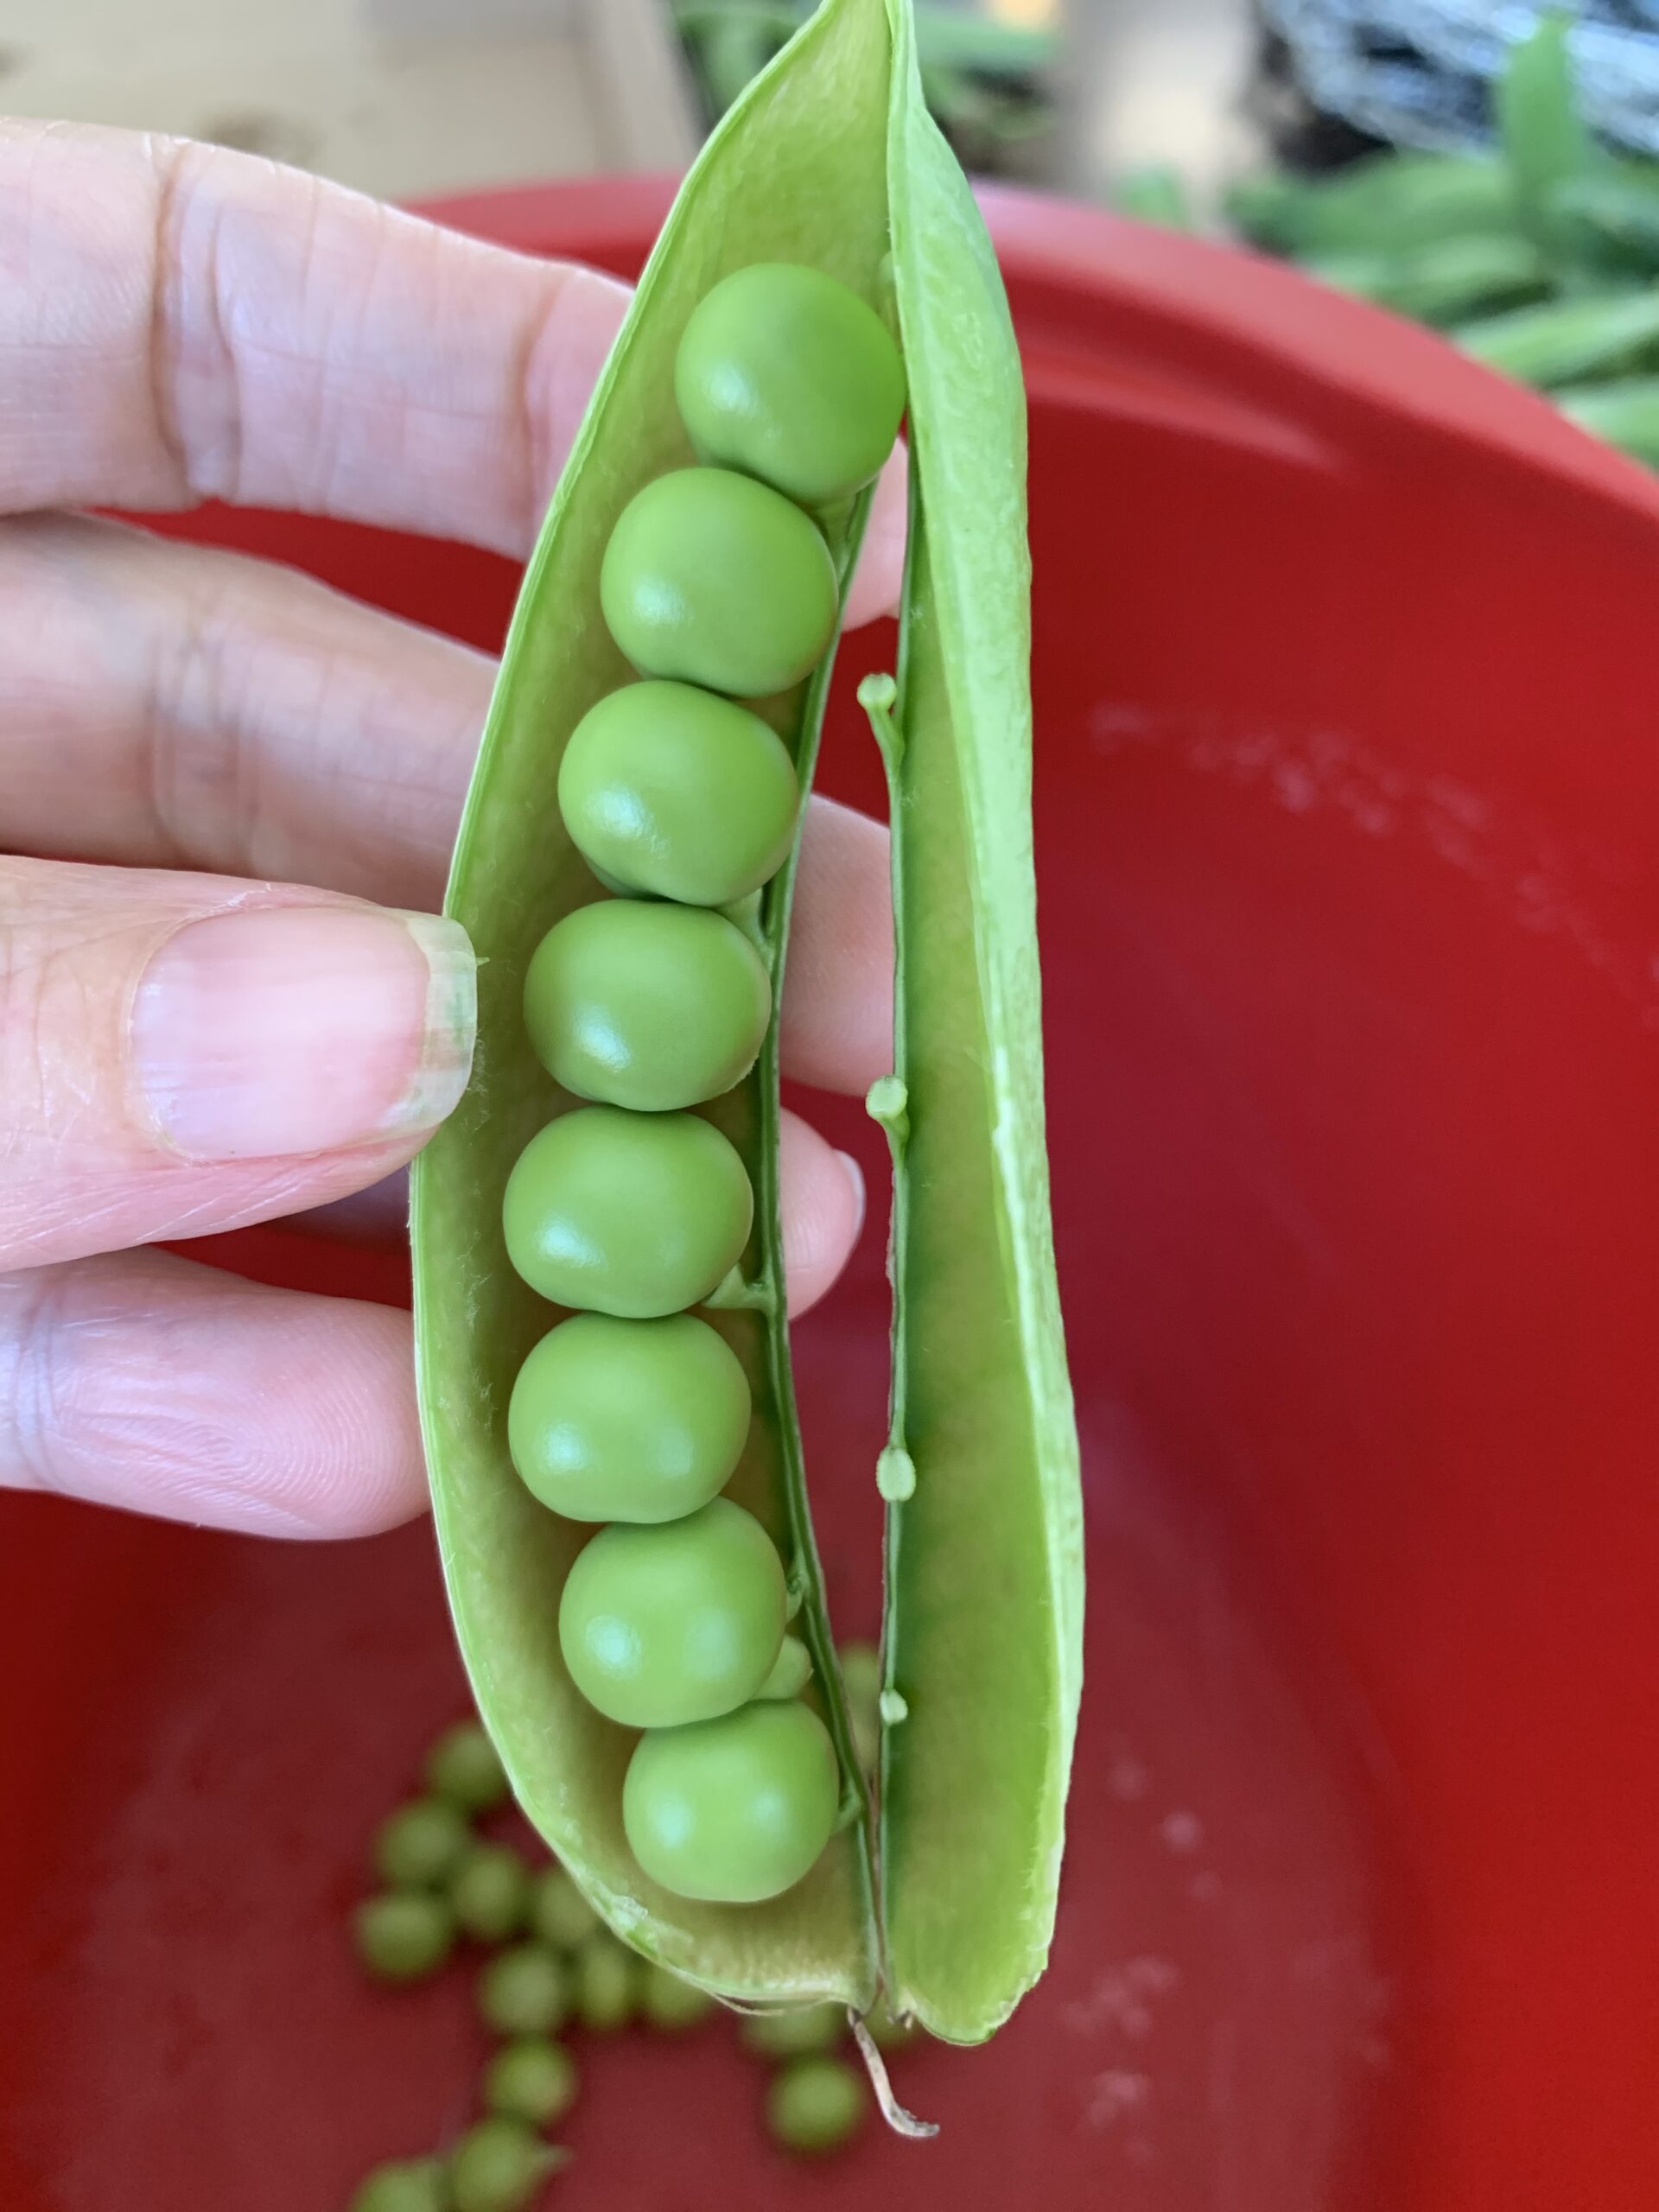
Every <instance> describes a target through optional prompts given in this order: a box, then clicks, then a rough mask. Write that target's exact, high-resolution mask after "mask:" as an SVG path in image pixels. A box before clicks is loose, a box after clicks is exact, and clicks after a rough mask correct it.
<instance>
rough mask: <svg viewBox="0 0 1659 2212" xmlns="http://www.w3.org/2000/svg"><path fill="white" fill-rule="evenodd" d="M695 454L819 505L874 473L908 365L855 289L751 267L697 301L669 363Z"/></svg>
mask: <svg viewBox="0 0 1659 2212" xmlns="http://www.w3.org/2000/svg"><path fill="white" fill-rule="evenodd" d="M674 396H675V397H676V398H677V400H678V402H679V406H680V416H681V420H682V421H683V423H684V424H685V427H686V429H687V432H688V433H689V435H690V439H691V442H692V444H693V446H695V447H696V452H697V457H698V459H699V460H701V461H715V462H718V463H719V464H720V465H721V467H726V468H741V470H742V471H743V472H744V474H746V475H749V476H758V477H759V478H760V480H761V481H762V482H763V483H766V484H772V485H775V486H777V488H778V490H779V491H780V492H785V493H787V494H788V495H789V497H790V498H791V499H798V500H800V502H801V503H802V505H804V506H822V505H827V504H828V502H829V501H830V500H832V499H844V498H845V497H846V496H847V494H848V493H850V492H856V491H857V490H858V489H859V488H860V487H861V486H862V485H865V484H868V482H869V481H870V480H871V479H872V477H874V476H875V475H877V474H880V468H881V464H882V462H883V461H886V459H887V455H888V454H890V453H891V452H892V450H893V440H894V439H895V438H896V437H897V436H898V435H899V419H900V417H901V416H903V414H904V411H905V367H904V363H903V362H902V361H901V360H900V359H899V348H898V347H897V346H895V345H894V344H893V340H892V338H891V337H890V336H889V334H888V332H887V326H886V325H885V324H884V323H883V322H882V321H881V318H880V315H877V314H876V313H875V312H874V309H873V308H869V307H867V306H866V305H865V303H864V302H863V301H862V300H861V299H860V298H859V296H858V295H857V293H856V292H854V291H850V290H849V289H848V287H847V286H846V285H845V284H842V283H837V282H836V279H835V278H834V277H826V276H825V275H824V273H823V270H820V269H808V268H804V267H802V266H801V265H800V264H798V263H793V262H779V261H757V262H752V263H751V264H750V265H749V266H748V268H747V269H740V270H737V271H736V272H735V273H734V275H733V276H730V277H727V278H726V279H725V280H724V282H723V283H719V284H716V285H715V289H714V290H713V291H712V292H710V293H709V294H708V296H706V297H705V298H704V299H703V300H702V302H700V304H699V305H698V307H697V308H696V311H695V312H694V314H693V315H692V317H691V320H690V322H688V323H687V325H686V327H685V335H684V337H683V338H682V339H681V340H680V350H679V353H678V354H677V356H676V359H675V363H674Z"/></svg>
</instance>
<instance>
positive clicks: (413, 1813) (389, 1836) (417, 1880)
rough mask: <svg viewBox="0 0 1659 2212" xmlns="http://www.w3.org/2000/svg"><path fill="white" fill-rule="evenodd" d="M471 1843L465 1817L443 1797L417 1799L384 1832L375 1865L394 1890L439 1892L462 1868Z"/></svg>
mask: <svg viewBox="0 0 1659 2212" xmlns="http://www.w3.org/2000/svg"><path fill="white" fill-rule="evenodd" d="M472 1840H473V1832H472V1829H471V1828H470V1827H468V1825H467V1818H466V1815H464V1814H462V1813H461V1812H458V1811H457V1810H456V1808H455V1807H454V1806H453V1805H451V1804H448V1803H446V1802H445V1801H444V1800H443V1799H442V1797H417V1798H416V1799H415V1801H414V1802H413V1803H411V1804H408V1805H404V1806H403V1807H402V1808H400V1809H399V1810H398V1811H397V1812H395V1813H394V1814H393V1815H392V1816H391V1819H390V1820H389V1821H386V1823H385V1826H384V1827H382V1828H381V1830H380V1833H379V1834H378V1836H377V1837H376V1838H375V1845H374V1863H375V1865H376V1866H377V1867H378V1869H379V1872H380V1875H381V1878H382V1879H383V1880H384V1881H386V1882H389V1883H390V1884H391V1886H392V1888H393V1889H394V1890H425V1889H436V1888H438V1887H439V1886H440V1885H442V1884H443V1883H445V1882H447V1881H448V1879H449V1877H450V1876H451V1875H452V1874H453V1873H454V1871H455V1869H456V1867H457V1866H460V1864H461V1860H462V1859H464V1858H465V1857H466V1855H467V1850H468V1849H469V1847H471V1844H472Z"/></svg>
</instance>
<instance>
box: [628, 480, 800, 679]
mask: <svg viewBox="0 0 1659 2212" xmlns="http://www.w3.org/2000/svg"><path fill="white" fill-rule="evenodd" d="M599 597H600V604H601V607H603V609H604V612H605V620H606V622H607V624H608V625H609V627H610V632H611V635H612V636H613V638H614V639H616V642H617V644H618V645H620V647H621V648H622V651H623V652H625V653H626V655H627V657H628V658H629V659H630V660H631V661H632V663H633V664H634V666H635V667H636V668H637V669H638V670H639V672H640V674H641V675H642V676H664V677H671V678H673V679H675V680H677V681H679V682H682V683H700V684H702V686H703V687H704V689H705V690H709V691H724V692H728V693H729V694H730V696H732V697H733V698H736V699H762V698H766V697H767V696H769V695H770V694H771V693H772V692H774V691H785V690H788V689H789V687H790V685H791V683H799V681H800V679H801V678H802V677H804V675H805V674H806V673H807V671H808V670H809V669H810V668H812V667H814V666H815V665H816V664H817V662H818V661H820V660H821V659H822V658H823V653H824V649H825V648H826V646H827V645H829V640H830V639H831V638H832V637H833V636H834V635H835V631H836V614H837V612H838V606H837V592H836V564H835V563H834V562H833V561H832V560H831V559H830V557H829V547H828V546H827V545H826V544H825V543H824V542H823V536H822V535H821V533H820V531H819V530H818V527H817V524H816V523H815V522H813V521H812V519H811V518H810V516H808V515H804V514H803V513H802V512H801V510H800V509H799V508H798V507H796V506H791V505H790V503H789V501H788V500H787V499H785V498H784V496H783V494H782V493H779V492H774V491H772V488H771V487H770V486H768V485H766V484H757V483H755V482H754V480H753V478H751V477H747V476H738V475H734V474H733V473H732V472H731V471H730V470H729V469H725V468H679V469H675V470H673V471H672V472H671V474H669V475H667V476H659V477H658V478H657V480H656V481H655V482H654V483H651V484H647V485H646V486H645V489H644V491H642V492H637V493H635V494H634V496H633V498H632V499H631V500H630V501H629V502H628V505H626V507H625V508H624V509H623V510H622V513H621V516H620V518H619V520H618V522H617V525H616V528H615V529H614V530H613V531H612V533H611V542H610V543H609V544H608V545H607V547H606V549H605V557H604V559H603V561H602V562H601V564H600V574H599Z"/></svg>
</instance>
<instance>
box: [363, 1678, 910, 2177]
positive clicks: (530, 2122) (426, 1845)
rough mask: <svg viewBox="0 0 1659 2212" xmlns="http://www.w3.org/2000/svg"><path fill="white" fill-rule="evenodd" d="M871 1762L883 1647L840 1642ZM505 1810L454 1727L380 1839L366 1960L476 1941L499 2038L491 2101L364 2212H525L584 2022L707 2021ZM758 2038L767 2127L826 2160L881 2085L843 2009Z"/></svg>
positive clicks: (403, 2170) (772, 2018)
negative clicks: (871, 2080) (515, 1833)
mask: <svg viewBox="0 0 1659 2212" xmlns="http://www.w3.org/2000/svg"><path fill="white" fill-rule="evenodd" d="M842 1661H843V1665H844V1667H845V1669H846V1672H847V1675H848V1679H849V1693H850V1695H851V1698H852V1712H853V1715H854V1722H855V1738H856V1741H857V1745H858V1751H859V1757H860V1759H861V1763H863V1764H866V1765H867V1766H868V1764H869V1763H870V1762H871V1761H872V1760H873V1758H874V1751H875V1747H876V1742H877V1732H876V1719H875V1700H876V1695H877V1687H878V1675H879V1665H878V1662H877V1658H876V1654H875V1652H874V1649H873V1648H872V1647H870V1646H868V1645H851V1646H849V1647H848V1648H847V1649H845V1650H844V1651H843V1653H842ZM507 1805H508V1789H507V1779H506V1776H505V1774H504V1772H503V1771H502V1769H501V1764H500V1762H499V1759H498V1758H497V1757H496V1754H495V1751H494V1750H493V1747H492V1745H491V1743H490V1740H489V1738H488V1737H487V1736H486V1734H485V1732H484V1731H483V1729H482V1728H481V1727H480V1726H479V1725H478V1724H477V1722H476V1721H465V1722H462V1723H461V1724H459V1725H458V1726H455V1727H454V1728H451V1729H448V1730H446V1731H445V1732H444V1733H443V1735H442V1736H441V1737H440V1738H438V1740H437V1742H436V1743H435V1745H433V1747H432V1750H431V1752H430V1755H429V1758H428V1759H427V1762H426V1772H425V1788H424V1789H423V1792H422V1794H421V1795H420V1796H416V1797H414V1798H411V1799H410V1802H408V1803H407V1804H405V1805H404V1806H403V1807H402V1808H400V1809H399V1810H398V1811H397V1812H396V1813H394V1814H393V1815H391V1819H390V1820H388V1821H385V1824H384V1825H383V1826H382V1827H381V1829H380V1832H379V1834H378V1836H377V1838H376V1839H375V1846H374V1865H375V1871H376V1873H377V1875H378V1878H379V1881H380V1883H381V1885H382V1886H381V1888H380V1890H379V1891H378V1893H377V1894H376V1895H375V1896H373V1897H370V1898H368V1899H367V1900H365V1903H364V1904H362V1905H360V1906H359V1909H358V1911H357V1915H356V1919H355V1923H354V1934H355V1939H356V1944H357V1950H358V1955H359V1959H360V1960H361V1961H362V1963H363V1965H364V1967H365V1969H366V1970H367V1972H368V1973H369V1974H370V1975H371V1976H372V1978H373V1979H374V1980H376V1981H380V1982H385V1983H389V1984H394V1985H404V1986H406V1985H410V1984H414V1983H416V1982H421V1981H424V1980H428V1979H429V1978H430V1977H431V1976H432V1975H434V1974H437V1973H439V1972H440V1971H441V1970H442V1968H443V1967H445V1966H446V1965H447V1964H448V1962H449V1961H450V1959H451V1958H452V1956H453V1955H454V1950H455V1947H456V1945H457V1943H458V1942H461V1941H463V1940H468V1939H470V1941H471V1942H474V1943H476V1944H480V1945H483V1946H485V1947H486V1949H487V1951H488V1953H489V1955H488V1956H487V1957H486V1960H485V1961H484V1963H483V1965H482V1966H481V1967H480V1969H479V1971H478V1977H477V1983H476V2003H477V2006H478V2011H479V2014H480V2018H481V2019H482V2021H483V2023H484V2024H485V2026H486V2028H487V2029H488V2031H489V2032H490V2034H491V2036H492V2037H493V2038H494V2039H495V2049H494V2051H493V2055H492V2056H491V2058H490V2059H489V2061H488V2063H487V2064H486V2068H485V2070H484V2075H483V2080H482V2082H481V2085H480V2103H481V2105H482V2107H483V2111H482V2114H481V2116H480V2118H479V2119H478V2120H475V2121H474V2123H473V2124H472V2125H471V2126H469V2127H467V2129H466V2131H465V2132H464V2133H462V2134H461V2138H460V2139H459V2140H458V2141H457V2142H455V2143H454V2145H452V2146H450V2147H449V2148H448V2150H447V2151H445V2152H442V2153H441V2154H436V2155H430V2156H427V2157H423V2158H401V2159H395V2160H393V2161H391V2162H390V2163H389V2164H385V2165H382V2166H379V2167H377V2169H376V2170H375V2171H374V2172H373V2173H372V2174H370V2175H369V2176H368V2177H367V2178H366V2179H365V2181H364V2183H363V2184H362V2186H361V2187H360V2188H359V2190H358V2191H357V2193H356V2195H355V2196H353V2199H352V2205H351V2212H524V2209H525V2208H526V2207H527V2206H529V2205H530V2204H531V2203H532V2202H534V2201H535V2200H536V2198H537V2196H538V2195H539V2193H540V2191H541V2190H542V2188H543V2184H544V2183H546V2182H547V2181H548V2180H550V2177H552V2176H553V2175H554V2174H555V2173H556V2172H557V2171H559V2169H560V2168H561V2167H562V2166H563V2164H564V2163H565V2160H566V2158H567V2157H568V2155H569V2154H568V2153H567V2152H565V2150H564V2149H563V2146H562V2145H559V2144H557V2143H556V2142H553V2141H551V2140H550V2139H549V2131H550V2130H551V2129H553V2128H555V2127H556V2126H557V2125H558V2124H559V2122H560V2121H561V2120H563V2119H564V2118H565V2116H566V2114H567V2113H569V2111H570V2109H571V2107H572V2106H573V2105H574V2104H575V2100H576V2095H577V2092H578V2088H579V2087H580V2081H579V2075H578V2069H577V2064H576V2060H575V2056H573V2055H572V2053H571V2050H570V2049H569V2044H568V2042H567V2041H565V2040H563V2037H565V2036H566V2035H567V2033H568V2031H570V2030H571V2029H575V2030H577V2031H586V2032H587V2033H588V2034H589V2035H594V2036H601V2037H603V2036H613V2035H615V2034H616V2033H617V2032H618V2031H620V2030H622V2029H625V2028H629V2027H632V2026H634V2025H636V2024H637V2025H640V2026H644V2027H646V2028H649V2029H652V2030H653V2031H656V2032H658V2033H662V2034H673V2033H679V2032H683V2031H687V2030H690V2029H692V2028H696V2027H697V2026H699V2025H701V2024H702V2023H703V2022H704V2021H706V2020H707V2019H708V2018H709V2016H710V2015H711V2014H712V2013H714V2012H715V2010H716V2009H717V2008H716V2007H715V2002H714V1999H712V1998H710V1997H709V1996H707V1995H705V1994H704V1993H703V1992H702V1990H700V1989H697V1988H696V1987H695V1986H693V1985H692V1984H691V1983H690V1982H687V1981H683V1980H681V1979H680V1977H679V1976H678V1975H677V1974H670V1973H668V1972H667V1971H666V1970H665V1969H664V1967H658V1966H655V1965H652V1964H651V1963H650V1962H648V1961H645V1960H644V1959H641V1958H638V1957H636V1956H635V1955H634V1954H633V1953H632V1951H629V1950H628V1949H626V1948H625V1947H624V1946H623V1945H622V1944H620V1943H619V1942H617V1941H616V1939H615V1937H614V1936H612V1935H610V1934H609V1932H608V1931H607V1929H605V1928H603V1927H602V1926H601V1923H600V1921H599V1918H598V1916H597V1915H596V1914H595V1913H594V1910H593V1908H592V1906H591V1905H589V1904H588V1902H587V1900H586V1899H585V1898H584V1897H582V1892H581V1891H579V1890H578V1889H577V1887H576V1885H575V1883H574V1882H573V1881H572V1880H571V1878H570V1877H569V1874H568V1873H567V1872H565V1871H564V1870H563V1868H562V1867H560V1866H556V1865H553V1864H543V1865H541V1866H536V1865H532V1863H531V1860H530V1859H528V1858H526V1857H525V1855H524V1853H523V1852H522V1851H520V1850H519V1849H518V1848H517V1847H515V1845H514V1843H513V1842H512V1841H511V1840H507V1839H506V1838H505V1836H501V1835H499V1834H492V1833H489V1832H487V1830H485V1829H482V1828H481V1827H480V1823H487V1822H489V1821H491V1817H492V1815H495V1814H497V1813H499V1812H502V1811H504V1810H505V1808H507ZM868 2024H869V2026H870V2029H871V2031H872V2033H873V2034H874V2036H875V2037H876V2039H877V2041H878V2042H879V2043H880V2045H881V2047H882V2048H883V2049H884V2050H893V2049H896V2048H898V2047H899V2045H900V2044H904V2043H906V2042H907V2041H909V2040H910V2036H911V2033H912V2031H909V2030H907V2029H905V2028H903V2027H901V2026H900V2025H899V2024H898V2023H897V2022H895V2021H894V2020H893V2019H892V2018H890V2016H889V2015H888V2014H887V2012H885V2010H883V2009H881V2008H878V2009H877V2011H876V2012H874V2014H872V2015H871V2018H870V2020H869V2023H868ZM848 2033H849V2030H848V2025H847V2015H846V2012H844V2011H843V2009H842V2007H841V2006H840V2005H805V2006H800V2007H797V2008H795V2009H794V2010H791V2011H788V2012H775V2013H766V2014H760V2015H755V2016H753V2017H751V2018H747V2019H745V2020H744V2021H743V2023H742V2024H741V2036H742V2040H743V2043H744V2044H745V2045H746V2047H747V2049H748V2050H752V2051H753V2052H754V2053H755V2054H756V2055H757V2056H759V2057H760V2058H762V2059H763V2060H765V2061H766V2062H768V2063H770V2065H771V2066H772V2069H774V2070H773V2072H772V2078H771V2081H770V2082H769V2084H768V2088H767V2091H766V2106H765V2111H766V2126H767V2128H768V2131H769V2132H770V2133H771V2134H772V2138H773V2139H774V2141H776V2142H777V2143H778V2144H779V2146H780V2147H781V2148H782V2149H784V2150H786V2151H791V2152H798V2153H801V2154H804V2155H818V2154H822V2153H823V2152H829V2151H834V2150H836V2149H839V2148H840V2147H841V2146H842V2145H843V2144H845V2143H847V2142H848V2141H849V2140H850V2139H851V2138H852V2137H853V2136H854V2135H855V2134H856V2133H858V2131H859V2129H860V2128H861V2126H862V2125H863V2123H864V2121H865V2120H866V2119H867V2117H868V2111H869V2102H870V2096H869V2088H868V2082H866V2080H865V2077H864V2075H863V2073H862V2071H861V2069H859V2068H857V2067H855V2066H854V2065H852V2064H850V2063H849V2062H848V2060H847V2058H846V2057H845V2056H843V2055H842V2051H841V2049H840V2047H841V2046H842V2045H843V2044H845V2042H846V2040H847V2037H848Z"/></svg>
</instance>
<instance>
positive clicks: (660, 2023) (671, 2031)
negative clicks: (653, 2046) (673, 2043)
mask: <svg viewBox="0 0 1659 2212" xmlns="http://www.w3.org/2000/svg"><path fill="white" fill-rule="evenodd" d="M714 2009H715V1999H713V1998H712V1997H711V1996H710V1995H709V1992H708V1991H707V1990H706V1989H699V1988H698V1987H697V1985H696V1982H695V1981H685V1980H682V1978H681V1977H680V1976H679V1975H678V1974H671V1973H670V1972H669V1970H668V1968H667V1967H659V1966H655V1965H652V1966H648V1967H646V1968H645V1973H644V1974H643V1976H642V1977H641V1979H640V1986H639V2010H640V2012H642V2013H643V2014H644V2016H645V2022H646V2024H647V2025H648V2026H650V2027H653V2028H657V2029H659V2030H660V2031H662V2032H663V2033H664V2035H677V2034H679V2033H681V2032H682V2031H683V2030H685V2029H687V2028H695V2027H696V2025H697V2024H698V2023H699V2022H700V2021H702V2020H706V2019H707V2018H708V2017H709V2014H710V2013H711V2012H713V2011H714Z"/></svg>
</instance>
